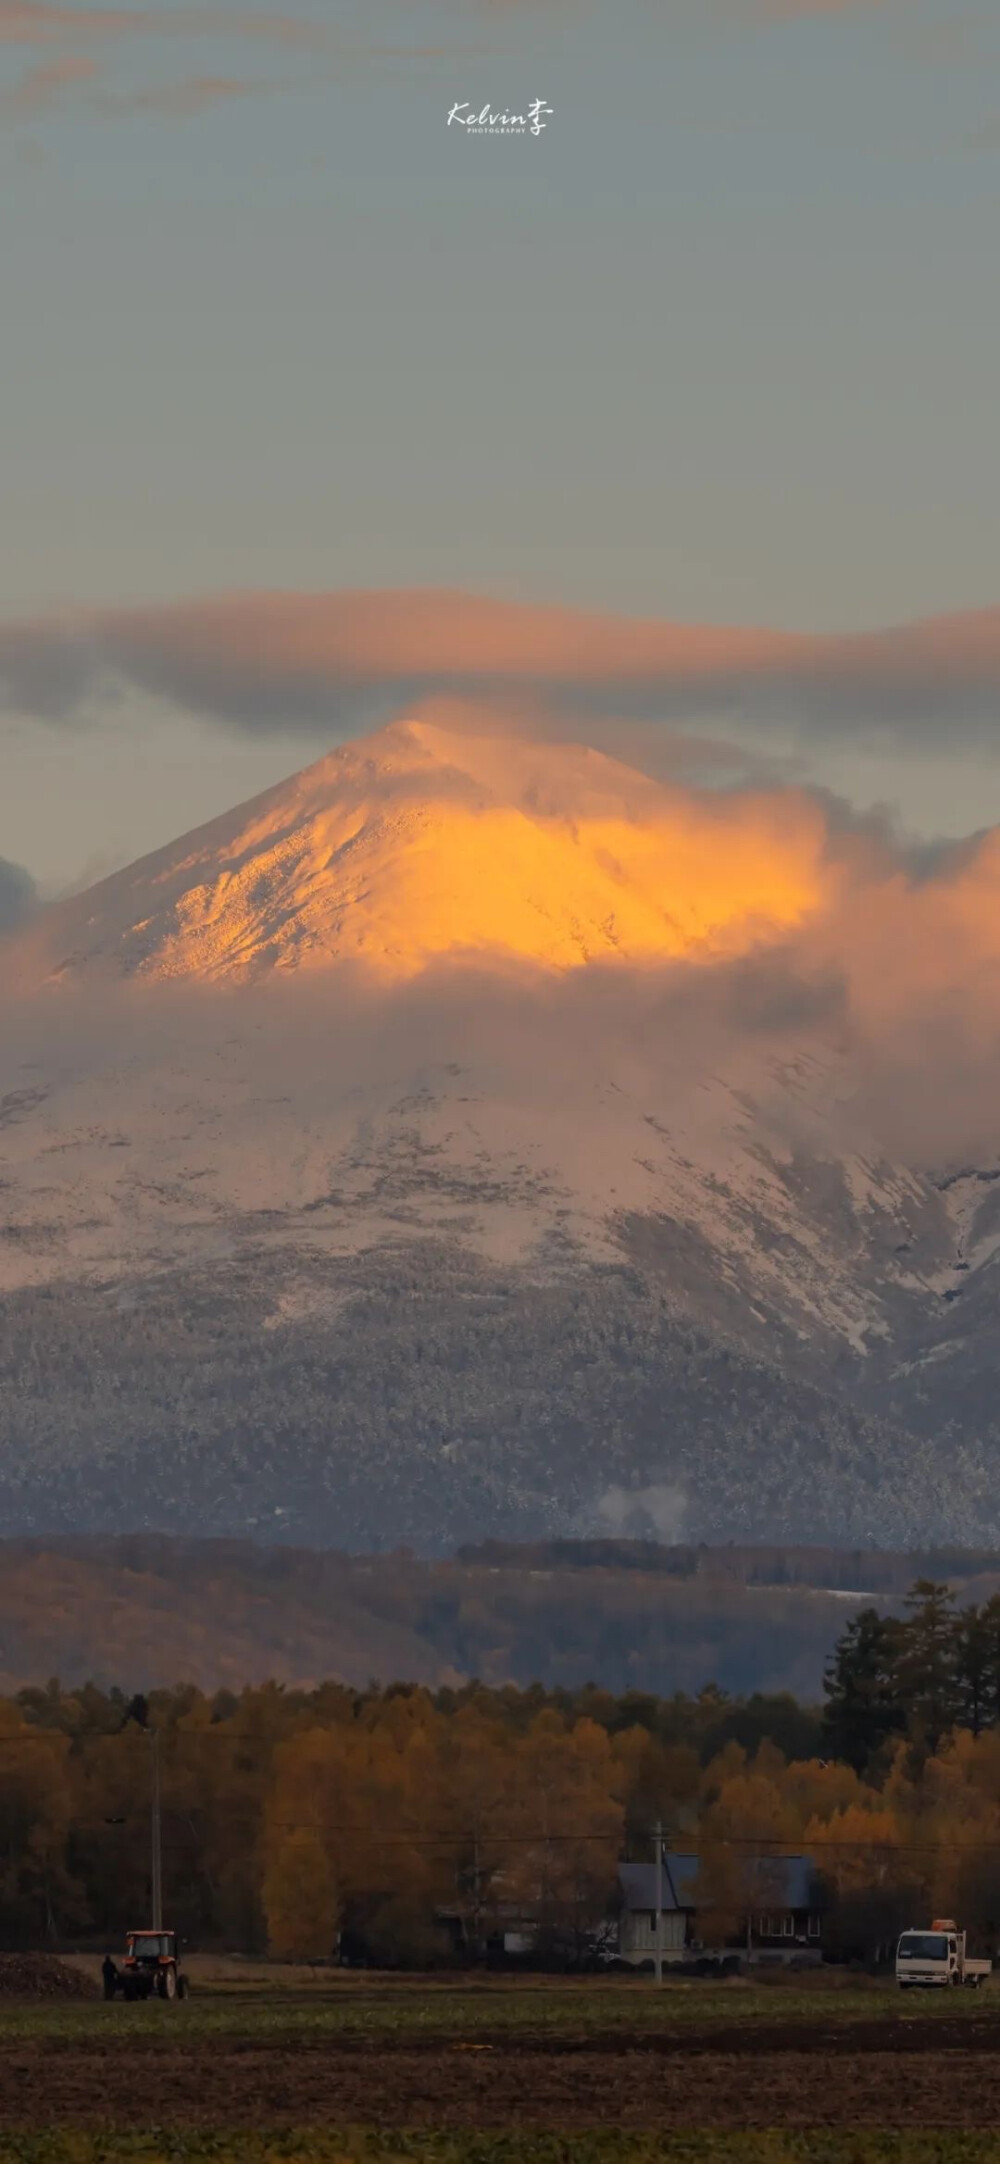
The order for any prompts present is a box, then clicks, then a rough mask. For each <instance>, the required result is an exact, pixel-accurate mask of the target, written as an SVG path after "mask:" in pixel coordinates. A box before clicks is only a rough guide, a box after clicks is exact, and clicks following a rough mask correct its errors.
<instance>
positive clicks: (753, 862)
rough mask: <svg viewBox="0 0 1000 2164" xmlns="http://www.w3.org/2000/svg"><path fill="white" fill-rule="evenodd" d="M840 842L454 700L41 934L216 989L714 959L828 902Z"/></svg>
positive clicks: (747, 802)
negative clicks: (350, 976)
mask: <svg viewBox="0 0 1000 2164" xmlns="http://www.w3.org/2000/svg"><path fill="white" fill-rule="evenodd" d="M823 855H824V833H823V826H822V819H821V816H820V815H819V813H818V812H817V811H816V810H815V808H814V807H811V806H810V805H808V804H807V803H806V802H805V801H804V800H802V799H798V798H789V797H778V796H775V797H772V798H768V797H766V796H759V797H749V798H748V797H745V796H744V797H741V799H740V800H739V801H737V800H735V799H731V798H726V797H723V796H720V797H715V798H712V797H694V796H692V795H690V794H688V793H686V792H682V791H680V790H676V789H672V788H669V787H666V786H664V785H663V784H662V783H659V782H656V781H654V780H652V779H651V778H650V777H649V776H647V775H645V774H641V773H639V772H636V771H635V770H633V769H631V768H629V767H626V766H623V765H621V764H619V763H618V762H617V761H615V760H613V759H610V758H608V757H606V756H605V755H604V754H603V753H600V752H597V751H594V750H591V749H588V748H587V747H585V746H581V745H577V744H568V743H550V742H544V743H540V742H537V741H535V740H533V739H531V738H529V737H527V736H525V735H524V734H523V733H519V732H518V731H517V730H516V729H513V728H511V729H508V730H504V729H503V727H502V724H500V723H499V722H498V721H496V720H493V719H492V718H491V721H490V725H489V727H488V729H486V730H484V728H483V725H482V717H481V716H477V717H476V721H475V724H474V725H470V723H469V721H468V717H467V716H466V715H465V714H464V713H463V710H462V709H461V708H458V707H456V706H454V705H453V704H450V703H445V702H436V703H434V704H433V705H431V706H425V707H422V708H420V709H419V710H418V711H417V712H416V713H415V714H413V715H412V716H410V717H409V718H407V719H406V720H403V721H399V722H395V723H393V724H392V725H391V726H390V727H388V728H386V729H384V730H382V731H380V732H379V733H378V734H375V735H372V736H370V737H367V738H362V739H360V740H357V741H355V742H352V743H350V744H347V745H344V746H343V747H342V748H340V749H339V750H335V751H332V752H330V753H328V754H327V755H326V756H325V757H324V758H322V759H320V760H318V761H317V762H316V763H315V764H314V765H312V766H310V767H307V768H305V769H304V770H303V771H302V772H301V773H299V774H296V775H293V776H292V777H291V778H290V779H289V780H288V781H286V782H282V783H280V784H279V785H278V786H277V787H276V788H274V789H271V790H268V791H267V792H266V793H265V794H264V795H262V796H259V797H257V798H255V799H253V800H252V801H251V802H250V803H248V804H244V805H241V806H240V807H238V808H237V809H236V810H235V811H233V812H229V813H226V814H225V815H224V816H223V817H222V818H220V819H217V820H214V821H212V822H211V823H210V824H209V825H208V826H204V827H201V828H200V829H198V830H197V831H196V832H194V833H192V834H189V835H187V836H185V837H183V838H182V839H181V840H180V841H178V842H177V843H175V844H172V845H171V846H169V847H168V848H166V849H162V850H160V851H158V852H157V853H156V854H155V855H154V856H150V857H146V858H144V859H143V860H141V861H140V862H139V863H137V864H134V865H132V866H130V867H129V868H128V869H127V870H125V871H122V872H119V873H116V874H115V875H114V876H113V877H112V878H110V879H106V880H104V881H103V882H102V884H101V885H100V886H99V887H95V888H92V889H90V890H89V891H88V892H87V893H85V894H82V895H78V896H76V897H74V898H73V900H72V901H69V902H66V903H63V904H60V905H58V906H57V907H56V908H54V909H53V910H50V911H49V912H47V913H46V917H45V920H44V923H43V925H42V926H41V927H40V928H39V937H40V938H41V939H42V941H43V945H44V948H45V952H46V957H47V961H46V966H45V973H46V974H49V975H56V976H61V975H65V974H67V973H68V974H70V975H75V974H77V973H78V972H79V971H80V970H89V969H91V968H93V967H97V968H98V969H101V968H103V969H110V970H111V971H112V972H113V973H116V974H118V973H120V974H124V975H128V976H135V975H138V976H140V977H143V978H147V979H150V978H151V979H174V980H177V979H180V980H191V979H204V980H209V981H214V982H218V981H225V980H239V979H241V978H247V977H258V976H260V975H261V974H263V973H266V972H267V971H269V970H274V969H277V970H281V971H289V970H303V969H309V970H315V969H320V968H323V967H328V966H330V965H332V964H334V963H344V962H348V963H353V964H357V965H361V966H362V967H364V968H365V969H366V970H368V971H371V972H373V973H375V974H376V975H377V976H379V977H382V978H390V979H391V978H405V977H408V976H413V975H415V974H417V973H418V972H419V971H420V970H422V969H423V968H425V967H426V966H428V965H429V964H431V963H433V962H435V961H439V960H441V959H442V958H445V957H451V958H462V959H465V960H470V959H474V958H480V959H483V960H488V961H490V962H492V963H500V964H504V963H506V964H512V963H513V964H518V965H525V964H527V965H535V966H542V967H545V968H548V969H556V970H566V969H572V968H578V967H580V966H581V965H582V964H585V963H588V962H594V961H625V962H629V963H631V964H633V965H643V964H647V963H652V962H658V961H666V960H671V959H677V958H679V957H681V956H688V955H689V956H692V957H699V958H700V957H705V958H710V957H712V956H715V955H721V954H725V955H732V954H734V953H739V952H741V951H744V950H745V949H746V948H747V947H748V946H749V945H750V944H752V943H754V942H755V941H756V940H758V939H760V938H761V937H766V936H768V935H769V934H770V935H774V934H776V933H780V932H783V931H786V930H787V929H789V928H790V927H791V926H793V925H795V924H797V923H799V922H800V921H801V920H802V919H803V918H804V917H805V916H807V915H808V914H810V913H811V912H812V910H814V909H815V908H816V907H817V905H818V904H819V902H820V900H821V899H822V893H823V889H824V885H825V877H826V875H825V871H824V864H823Z"/></svg>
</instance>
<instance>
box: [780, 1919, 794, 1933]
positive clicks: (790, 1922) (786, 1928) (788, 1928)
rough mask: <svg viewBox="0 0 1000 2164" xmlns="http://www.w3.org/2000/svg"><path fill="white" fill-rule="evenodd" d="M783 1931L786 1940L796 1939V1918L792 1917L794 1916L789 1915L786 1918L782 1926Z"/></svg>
mask: <svg viewBox="0 0 1000 2164" xmlns="http://www.w3.org/2000/svg"><path fill="white" fill-rule="evenodd" d="M781 1929H782V1932H783V1933H784V1936H785V1938H786V1939H793V1938H794V1937H795V1918H794V1916H792V1915H788V1916H786V1917H785V1920H784V1922H783V1924H782V1926H781Z"/></svg>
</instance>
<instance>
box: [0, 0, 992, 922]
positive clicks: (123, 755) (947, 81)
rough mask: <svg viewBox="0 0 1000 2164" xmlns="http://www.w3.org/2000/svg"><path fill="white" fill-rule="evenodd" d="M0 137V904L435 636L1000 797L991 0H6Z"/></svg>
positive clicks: (575, 698)
mask: <svg viewBox="0 0 1000 2164" xmlns="http://www.w3.org/2000/svg"><path fill="white" fill-rule="evenodd" d="M532 100H541V101H542V103H543V105H544V106H546V107H548V108H550V109H551V110H550V111H549V112H548V113H547V114H546V115H545V118H544V125H543V126H542V127H541V129H540V132H539V133H538V134H537V135H532V134H531V133H530V132H526V133H525V134H523V135H522V134H517V135H511V136H491V135H474V134H471V133H470V132H469V131H468V130H467V129H466V128H464V127H463V126H462V125H461V122H460V121H458V122H455V121H453V122H451V123H449V112H450V111H451V109H452V107H453V106H454V105H456V104H458V105H460V106H462V107H463V109H467V110H471V111H473V112H475V111H479V110H481V108H482V107H483V105H489V106H492V108H493V109H494V110H501V109H506V110H510V111H513V112H515V113H518V112H521V111H523V110H525V108H526V107H528V105H529V103H530V101H532ZM0 189H2V194H0V202H2V213H0V216H2V225H3V264H4V286H3V309H4V333H3V339H4V371H3V381H4V405H3V415H4V419H3V457H2V472H3V493H2V517H0V922H2V921H3V914H4V909H5V907H6V908H7V910H8V912H9V915H10V917H11V918H12V917H13V916H14V915H15V914H16V913H17V911H18V910H20V908H21V907H22V905H23V899H24V895H25V893H26V892H30V886H29V887H27V888H26V886H25V882H24V876H23V874H24V873H25V872H26V873H27V875H28V879H29V881H30V880H32V879H33V880H35V881H37V882H38V883H39V884H40V886H41V889H42V891H43V892H44V893H46V894H49V893H53V892H56V891H58V890H62V889H64V888H66V887H67V886H72V885H79V884H81V883H84V882H86V881H87V880H89V879H92V878H96V877H99V876H100V875H101V874H102V873H103V872H104V871H106V870H109V869H111V868H113V867H114V866H116V865H118V864H121V863H123V862H126V861H128V860H130V859H131V858H133V857H135V856H137V855H139V854H141V853H142V852H143V851H145V850H148V849H150V848H153V847H155V846H158V845H159V844H160V843H163V842H166V841H167V840H169V839H170V838H171V837H172V836H174V835H176V834H177V833H179V832H182V831H184V830H185V829H187V828H189V827H191V826H193V825H195V824H197V823H198V822H200V821H202V820H204V819H207V818H209V817H212V816H214V815H215V814H217V813H219V812H221V811H222V810H223V809H225V808H226V807H227V806H229V805H231V804H233V803H235V802H238V801H240V800H241V799H242V798H245V797H247V796H249V795H251V794H253V793H254V792H255V791H256V790H258V789H260V788H263V787H265V786H268V785H269V784H270V783H272V782H274V781H277V780H278V779H279V778H280V777H281V776H282V775H284V774H286V773H289V772H291V771H292V770H294V769H295V768H296V767H298V766H299V765H301V764H303V763H304V762H305V761H306V760H308V759H311V758H314V757H316V756H317V755H318V753H319V752H320V751H322V750H324V749H326V748H327V747H328V745H329V744H331V743H332V742H335V741H337V740H338V738H340V737H342V736H343V735H344V734H345V733H351V732H352V731H354V730H356V729H359V728H364V727H367V726H371V725H372V723H373V722H377V721H379V720H382V719H386V718H389V717H390V716H391V714H392V713H393V712H395V711H398V710H399V709H400V708H401V706H403V705H405V703H406V701H407V700H408V699H409V698H411V697H412V695H413V691H414V686H415V685H416V686H417V687H418V688H419V689H425V688H426V689H428V690H430V691H431V692H433V693H435V694H437V693H439V692H444V693H448V692H450V691H452V690H458V691H459V692H460V693H461V694H462V695H463V696H464V695H467V694H468V692H469V690H470V688H471V689H472V690H480V691H481V692H482V693H483V695H484V696H487V697H489V698H490V699H493V700H494V701H495V700H496V699H498V698H500V699H501V700H502V698H503V697H504V696H516V697H517V698H518V699H520V700H522V701H523V699H524V698H525V697H529V698H530V699H531V700H533V701H535V702H536V704H537V705H538V707H539V710H540V711H544V715H545V717H546V719H545V721H544V726H545V727H547V728H553V727H555V726H558V727H559V729H561V730H564V729H567V728H569V727H570V723H571V721H572V720H573V717H574V716H575V717H576V722H577V724H578V731H577V733H582V734H586V733H587V732H588V731H593V730H599V732H600V734H601V741H602V742H604V743H611V744H613V743H614V741H615V732H616V730H617V731H618V732H619V734H620V738H621V742H622V744H623V745H624V744H625V743H627V742H629V741H632V739H631V737H630V735H629V732H630V730H631V728H632V726H633V723H634V721H635V718H636V716H637V715H638V716H639V717H640V718H641V720H642V722H643V725H644V727H650V728H655V727H656V726H657V725H658V724H659V723H661V722H662V724H663V725H664V726H665V727H669V728H670V729H676V728H677V727H678V725H682V726H684V727H686V728H691V729H693V730H694V731H695V732H701V733H702V734H705V735H708V736H709V737H714V736H718V735H721V736H722V737H724V738H725V739H726V740H727V741H729V740H731V739H733V738H734V737H735V738H736V739H738V740H739V742H740V744H741V745H742V747H743V749H744V752H745V753H746V756H747V757H748V758H750V757H753V758H756V759H758V760H761V761H764V762H765V763H766V764H768V766H769V767H770V769H771V770H772V771H773V772H780V773H782V774H784V775H786V776H787V778H788V779H789V780H792V781H794V782H796V783H797V784H798V783H802V782H807V783H808V782H815V783H817V784H818V785H821V786H822V787H823V788H825V789H827V790H832V791H834V792H836V793H837V794H838V795H839V796H843V797H845V798H847V799H848V800H849V801H850V802H851V803H852V804H854V805H856V806H858V807H860V808H865V807H867V806H869V805H871V804H874V803H879V804H884V805H886V806H888V807H889V809H890V812H891V813H892V815H893V816H894V817H895V818H896V819H897V821H898V823H899V825H900V826H901V827H902V828H903V829H905V830H906V831H908V832H910V833H913V834H916V835H919V836H923V837H927V838H930V839H934V838H937V837H939V836H942V835H944V836H948V835H961V834H964V833H968V832H971V831H972V830H973V829H977V828H981V827H983V826H985V825H988V824H990V823H993V822H997V821H1000V759H998V758H997V756H996V751H995V739H996V725H997V721H998V718H1000V619H998V617H997V614H996V611H997V606H998V604H1000V509H998V506H1000V428H998V426H997V392H996V386H997V383H998V382H1000V282H998V281H997V279H996V276H995V253H996V233H997V230H998V211H1000V14H998V11H997V9H996V5H995V0H618V4H617V5H616V6H615V7H614V8H609V7H606V6H599V5H596V4H593V0H573V4H572V5H571V4H570V0H269V4H262V5H261V6H259V7H254V6H252V5H243V4H242V0H211V4H207V5H199V4H197V0H191V4H188V0H122V4H121V5H107V6H100V5H98V6H89V5H81V4H78V0H63V4H61V5H60V4H55V0H51V4H50V0H0ZM428 590H430V592H429V593H428ZM258 594H264V595H267V596H269V597H271V598H270V600H269V601H268V603H267V605H266V609H265V610H264V616H263V619H262V617H261V608H260V605H258V604H257V603H255V601H254V598H253V597H254V596H255V595H258ZM358 595H362V596H363V597H364V601H365V611H366V612H367V613H365V616H364V621H365V624H366V626H367V630H366V639H367V642H368V643H367V647H366V652H365V656H364V658H363V661H362V664H361V665H356V663H355V659H354V658H352V650H351V642H352V636H353V634H352V631H351V625H352V623H353V621H354V618H355V615H356V612H357V606H358V604H356V603H354V602H352V601H351V599H350V597H351V596H358ZM345 596H346V597H347V599H346V600H345ZM424 596H425V597H427V598H426V603H425V602H424V601H423V600H422V599H421V597H424ZM229 597H234V598H229ZM304 597H319V598H318V599H316V600H315V601H314V602H312V603H309V605H308V606H306V603H305V600H304ZM505 606H506V611H507V613H504V607H505ZM310 608H311V609H312V614H310V613H309V611H310ZM414 608H416V612H417V618H418V620H419V621H420V622H423V621H424V620H425V619H429V621H430V624H431V632H432V635H430V648H431V649H432V650H431V651H429V652H428V651H425V650H424V648H423V647H421V648H420V651H416V649H415V648H414V645H413V634H412V630H411V629H410V628H408V626H410V625H411V621H412V617H413V612H414ZM477 609H478V610H480V613H479V614H478V615H477V614H476V610H477ZM491 609H492V610H497V609H499V610H500V611H501V615H500V617H496V616H495V615H491V614H490V610H491ZM470 610H471V612H472V613H471V614H470ZM345 611H346V618H345ZM483 611H485V612H486V613H485V614H483V613H482V612H483ZM206 612H207V613H206ZM262 620H263V621H264V622H265V623H266V625H267V626H268V627H269V628H268V637H267V640H266V642H265V645H266V654H265V653H264V652H263V649H262V648H261V645H260V639H259V637H258V636H257V634H256V633H255V630H254V626H255V625H258V626H259V624H260V622H261V621H262ZM345 621H346V624H347V630H346V632H345V630H344V623H345ZM633 625H637V626H638V628H637V629H636V630H635V631H634V632H633V631H632V630H631V629H630V627H631V626H633ZM206 626H207V627H208V629H207V630H206ZM609 626H610V627H611V628H610V629H609V628H608V627H609ZM697 626H701V627H707V631H708V632H711V633H712V634H713V639H712V640H710V641H709V642H708V645H707V646H705V647H704V648H703V647H702V646H699V647H698V660H697V665H694V664H692V659H691V653H690V651H689V650H688V647H687V646H685V644H684V640H683V639H681V641H680V644H679V645H678V640H677V637H676V636H675V633H674V632H673V631H672V630H671V627H681V629H682V630H683V629H684V628H685V627H697ZM900 626H911V627H914V628H913V629H912V630H910V631H906V632H902V633H900V634H899V636H898V637H897V638H896V639H895V641H893V639H892V637H890V638H889V639H888V640H884V639H883V640H881V643H880V637H879V635H881V634H886V633H891V632H892V629H893V627H900ZM470 627H471V636H472V639H473V649H474V646H475V640H476V639H477V638H486V639H487V645H488V647H489V656H490V658H489V663H488V666H487V665H486V664H483V663H481V662H479V661H477V657H476V653H475V651H474V650H471V649H470V645H469V639H470ZM560 627H561V628H560ZM733 627H736V628H738V629H742V630H744V631H746V632H748V633H754V634H758V633H760V634H763V635H764V636H763V639H762V641H761V642H759V643H758V644H755V643H754V640H753V639H751V640H749V641H744V642H743V643H742V644H740V643H739V641H737V642H736V647H737V649H738V650H737V651H736V653H735V659H734V642H733V636H732V634H733ZM866 635H875V636H874V638H873V639H872V640H870V641H869V643H867V644H866ZM255 637H256V638H257V646H256V649H255V646H254V640H255ZM553 638H554V639H555V641H556V647H557V649H558V652H557V654H556V658H555V659H554V660H553V658H552V645H551V642H552V639H553ZM206 639H207V641H208V645H209V647H210V648H211V656H210V666H209V665H208V664H207V663H206V660H205V647H206ZM345 640H346V645H345ZM490 641H492V644H490ZM560 641H561V644H560ZM303 642H304V643H303ZM418 645H419V640H418ZM425 646H426V641H425ZM577 649H580V650H582V651H584V652H585V655H586V660H585V663H576V662H575V659H574V657H575V654H576V651H577ZM248 650H249V652H250V655H251V661H250V665H249V670H248V669H247V668H245V667H243V668H241V667H240V666H239V664H240V658H241V656H245V654H246V653H247V651H248ZM636 650H638V652H639V653H640V655H641V657H642V658H641V661H640V662H639V663H635V662H634V661H633V658H632V657H633V653H634V651H636ZM303 652H304V653H305V655H306V662H307V666H306V667H305V676H306V677H307V678H308V683H307V686H306V690H305V691H304V690H303V669H304V665H303V660H302V654H303ZM540 654H541V659H540V658H539V656H540ZM255 655H256V658H254V657H255ZM265 661H266V664H267V666H266V668H265V667H264V663H265ZM262 671H263V674H264V675H265V676H266V677H267V686H266V694H263V693H261V691H260V682H261V672H262ZM554 716H555V717H557V719H554V718H553V717H554ZM4 863H5V864H6V866H7V869H6V870H4V868H3V866H4ZM12 867H13V869H12ZM5 896H6V902H5ZM19 897H20V899H19Z"/></svg>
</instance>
